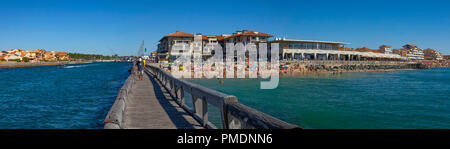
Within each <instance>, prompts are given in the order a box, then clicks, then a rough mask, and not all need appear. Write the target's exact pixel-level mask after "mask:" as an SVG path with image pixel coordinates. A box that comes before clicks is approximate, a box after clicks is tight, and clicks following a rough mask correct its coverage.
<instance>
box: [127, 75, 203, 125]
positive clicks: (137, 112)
mask: <svg viewBox="0 0 450 149" xmlns="http://www.w3.org/2000/svg"><path fill="white" fill-rule="evenodd" d="M131 90H132V93H131V94H130V100H128V101H127V110H126V112H125V115H124V120H125V124H124V128H126V129H203V127H202V126H201V125H200V124H199V123H198V122H197V121H196V120H195V119H194V118H193V117H192V116H190V115H189V114H188V113H186V112H185V111H184V109H183V108H181V107H179V106H178V104H176V102H175V101H174V100H173V99H172V98H171V96H170V95H169V94H168V92H167V90H166V89H165V88H164V87H162V86H161V84H160V82H159V81H158V80H156V79H154V78H153V77H152V76H151V75H147V74H144V78H143V80H136V83H135V84H134V85H133V87H132V89H131Z"/></svg>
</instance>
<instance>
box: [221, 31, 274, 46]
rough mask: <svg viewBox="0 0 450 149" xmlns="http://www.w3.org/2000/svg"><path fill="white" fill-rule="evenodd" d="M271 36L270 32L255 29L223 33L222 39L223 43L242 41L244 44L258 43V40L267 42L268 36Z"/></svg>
mask: <svg viewBox="0 0 450 149" xmlns="http://www.w3.org/2000/svg"><path fill="white" fill-rule="evenodd" d="M270 37H272V35H270V34H266V33H261V32H257V31H248V30H242V31H236V32H235V33H233V34H232V35H228V36H227V35H225V36H224V39H223V43H234V44H236V43H239V42H242V43H244V44H249V43H255V44H256V43H259V42H267V41H268V38H270Z"/></svg>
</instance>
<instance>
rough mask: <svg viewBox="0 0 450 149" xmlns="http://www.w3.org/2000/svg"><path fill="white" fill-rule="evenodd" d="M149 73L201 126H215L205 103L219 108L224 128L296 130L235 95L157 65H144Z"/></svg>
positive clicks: (211, 127) (293, 126)
mask: <svg viewBox="0 0 450 149" xmlns="http://www.w3.org/2000/svg"><path fill="white" fill-rule="evenodd" d="M146 68H147V69H148V70H150V72H151V73H152V75H153V76H154V77H155V78H156V79H158V80H159V81H160V82H161V85H162V86H163V87H164V88H166V89H167V91H169V94H170V95H171V96H172V98H173V99H174V100H175V101H176V102H177V104H178V105H179V106H180V107H182V108H183V109H184V110H186V111H187V112H188V113H189V114H190V115H192V116H193V117H194V118H195V119H196V120H197V121H198V122H199V123H200V124H201V125H202V126H203V127H205V128H209V129H217V127H216V126H215V125H214V124H212V123H211V122H210V121H209V120H208V104H210V105H212V106H214V107H216V108H218V109H219V110H220V113H221V121H222V128H224V129H297V128H300V127H299V126H297V125H293V124H289V123H287V122H284V121H282V120H279V119H277V118H275V117H272V116H270V115H267V114H265V113H263V112H260V111H258V110H255V109H253V108H250V107H247V106H245V105H243V104H240V103H239V102H238V99H237V97H236V96H231V95H227V94H224V93H221V92H218V91H215V90H212V89H209V88H206V87H203V86H200V85H197V84H193V83H191V82H188V81H186V80H183V79H178V78H175V77H174V76H172V75H171V74H169V73H168V72H166V71H164V70H162V69H161V68H159V67H156V66H152V65H147V66H146ZM185 92H186V93H188V94H190V95H191V96H192V102H193V103H192V105H193V107H192V108H191V107H189V106H187V105H186V104H185V99H184V97H185Z"/></svg>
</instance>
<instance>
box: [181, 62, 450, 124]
mask: <svg viewBox="0 0 450 149" xmlns="http://www.w3.org/2000/svg"><path fill="white" fill-rule="evenodd" d="M190 81H192V82H194V83H197V84H201V85H203V86H206V87H210V88H213V89H216V90H219V91H221V92H224V93H227V94H231V95H235V96H237V97H238V99H239V101H240V102H241V103H243V104H245V105H247V106H249V107H253V108H255V109H257V110H260V111H263V112H265V113H268V114H270V115H272V116H275V117H277V118H279V119H282V120H284V121H287V122H290V123H293V124H297V125H299V126H301V127H304V128H318V129H321V128H337V129H340V128H355V129H360V128H361V129H362V128H369V129H371V128H374V129H378V128H388V129H397V128H398V129H422V128H424V129H428V128H446V129H449V128H450V96H449V95H450V68H434V69H428V70H405V71H394V72H364V73H344V74H341V75H325V74H322V75H308V76H302V77H298V76H297V77H288V76H287V77H282V78H281V79H280V83H279V86H278V88H276V89H274V90H261V89H259V87H260V86H259V83H260V80H258V79H225V80H224V83H223V84H219V81H218V80H216V79H208V80H190ZM210 117H211V118H210V119H211V120H212V121H213V123H215V124H218V125H219V124H220V117H218V114H217V113H216V114H215V115H211V116H210Z"/></svg>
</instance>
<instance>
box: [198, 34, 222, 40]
mask: <svg viewBox="0 0 450 149" xmlns="http://www.w3.org/2000/svg"><path fill="white" fill-rule="evenodd" d="M208 37H215V38H217V39H218V40H221V39H223V38H224V37H223V36H222V35H202V39H208Z"/></svg>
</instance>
